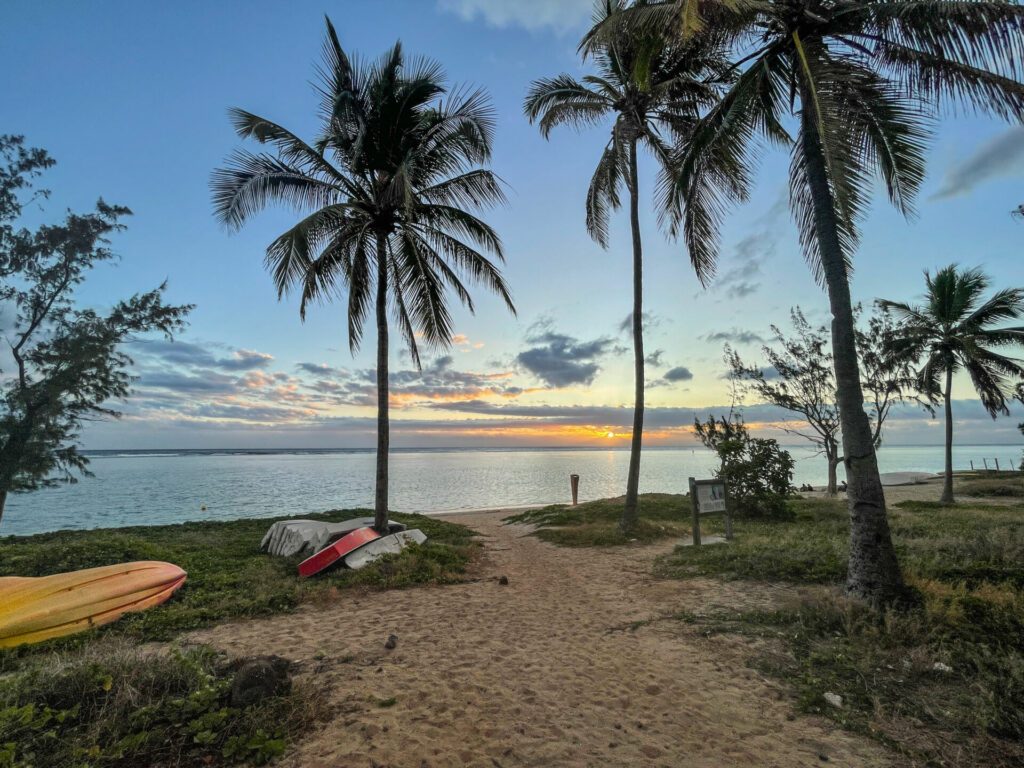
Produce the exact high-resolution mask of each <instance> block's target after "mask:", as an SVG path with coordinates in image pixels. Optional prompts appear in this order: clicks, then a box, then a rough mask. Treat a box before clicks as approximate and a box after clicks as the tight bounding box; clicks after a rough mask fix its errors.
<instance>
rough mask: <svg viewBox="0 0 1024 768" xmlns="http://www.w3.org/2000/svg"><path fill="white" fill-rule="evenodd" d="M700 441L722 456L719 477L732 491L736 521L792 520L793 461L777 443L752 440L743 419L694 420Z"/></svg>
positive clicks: (730, 495)
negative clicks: (740, 518)
mask: <svg viewBox="0 0 1024 768" xmlns="http://www.w3.org/2000/svg"><path fill="white" fill-rule="evenodd" d="M694 429H695V431H696V433H697V437H698V438H700V441H701V442H702V443H704V446H705V447H706V448H710V449H711V450H713V451H714V452H715V453H717V454H718V458H719V460H720V461H721V466H720V467H719V469H718V470H717V471H716V472H715V476H716V477H718V478H720V479H721V480H724V481H725V482H726V484H727V485H728V487H729V499H730V501H731V503H732V512H733V514H734V516H736V517H761V518H773V519H785V518H788V517H789V508H788V507H787V506H786V497H787V496H788V495H789V491H790V488H791V487H792V485H793V465H794V461H793V457H792V456H791V455H790V454H789V451H784V450H783V449H782V448H780V447H779V444H778V442H777V441H776V440H766V439H762V438H756V437H751V436H750V433H749V432H748V431H747V426H746V424H744V423H743V417H742V416H740V415H739V414H733V413H730V414H729V417H728V418H725V419H716V418H715V417H714V416H712V417H711V418H709V419H708V420H707V421H706V422H701V421H700V420H699V419H697V420H694Z"/></svg>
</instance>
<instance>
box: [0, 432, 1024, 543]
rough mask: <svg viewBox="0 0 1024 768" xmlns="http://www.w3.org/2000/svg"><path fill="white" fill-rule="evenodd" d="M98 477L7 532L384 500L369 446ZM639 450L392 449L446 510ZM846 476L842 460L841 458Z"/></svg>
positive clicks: (665, 454)
mask: <svg viewBox="0 0 1024 768" xmlns="http://www.w3.org/2000/svg"><path fill="white" fill-rule="evenodd" d="M788 449H789V450H790V451H791V452H792V454H793V456H794V458H795V459H796V460H797V461H796V470H795V475H794V483H795V484H796V485H800V484H801V483H811V484H813V485H821V484H823V483H824V481H825V477H826V467H825V462H824V460H823V459H822V458H821V457H820V456H817V455H815V454H814V452H813V451H812V450H810V449H808V448H807V447H806V446H788ZM1021 453H1022V447H1021V446H1017V445H963V446H956V447H955V448H954V467H955V468H957V469H966V468H969V462H970V461H974V462H975V464H976V465H977V466H978V467H979V468H980V467H981V460H982V458H983V457H984V458H987V459H988V461H989V465H990V466H992V465H993V460H994V459H996V458H998V459H999V463H1000V466H1001V467H1002V468H1004V469H1006V468H1009V466H1010V463H1011V462H1012V464H1013V466H1015V467H1016V466H1019V464H1020V460H1021ZM878 457H879V464H880V467H881V470H882V471H883V472H900V471H912V472H939V471H941V469H942V462H943V459H942V447H941V446H883V447H882V448H881V449H880V450H879V453H878ZM90 458H91V460H92V465H91V468H92V471H93V472H94V473H95V476H94V477H87V478H83V479H82V480H81V481H80V482H78V483H76V484H73V485H63V486H59V487H57V488H49V489H44V490H42V491H38V492H36V493H31V494H20V495H12V496H11V497H10V499H9V500H8V503H7V509H6V511H5V513H4V517H3V520H2V521H0V535H24V534H32V533H41V532H45V531H52V530H59V529H88V528H108V527H120V526H127V525H162V524H167V523H180V522H185V521H189V520H232V519H237V518H242V517H270V516H274V515H301V514H307V513H311V512H322V511H325V510H329V509H339V508H353V507H368V506H371V505H372V503H373V477H374V455H373V452H372V451H369V450H292V451H282V450H252V451H244V450H224V451H173V450H165V451H152V450H151V451H96V452H91V453H90ZM628 463H629V452H628V451H626V450H592V449H511V450H508V449H502V450H488V449H404V450H397V451H394V452H393V453H392V457H391V507H392V509H394V510H395V511H399V512H423V513H427V514H436V513H442V512H459V511H469V510H474V509H490V508H497V507H519V506H529V505H537V504H547V503H553V502H565V501H568V500H569V474H570V473H572V472H576V473H578V474H579V475H580V476H581V482H580V499H581V500H582V501H586V500H590V499H598V498H606V497H609V496H618V495H621V494H622V493H623V491H624V489H625V482H626V469H627V465H628ZM716 465H717V460H716V458H715V456H714V455H713V454H712V453H711V452H710V451H707V450H705V449H704V448H701V447H695V448H648V449H645V451H644V459H643V464H642V474H641V482H640V490H641V492H644V493H647V492H665V493H684V492H685V491H686V489H687V486H688V478H689V477H691V476H694V477H710V476H711V473H712V471H713V470H714V468H715V466H716ZM840 479H842V470H840Z"/></svg>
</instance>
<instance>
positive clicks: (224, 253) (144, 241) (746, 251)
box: [0, 0, 1024, 449]
mask: <svg viewBox="0 0 1024 768" xmlns="http://www.w3.org/2000/svg"><path fill="white" fill-rule="evenodd" d="M590 12H591V2H590V0H517V1H516V2H506V0H365V1H364V0H350V1H342V0H333V1H332V2H324V0H320V2H304V1H301V0H297V1H293V2H289V3H280V2H268V1H263V0H248V1H247V2H227V1H222V2H217V3H208V2H199V1H198V0H178V2H175V3H139V2H119V1H115V0H98V1H97V2H94V3H80V2H73V1H71V0H66V1H65V0H48V2H45V3H40V2H35V1H29V0H5V2H4V3H2V4H0V71H3V72H4V78H3V84H2V85H0V132H3V133H14V134H23V135H25V136H26V138H27V141H28V143H29V144H31V145H34V146H41V147H44V148H46V149H47V150H48V151H49V152H50V153H51V155H53V157H54V158H56V160H57V161H58V165H57V166H56V167H55V168H54V169H53V170H52V171H50V172H49V173H48V174H47V175H46V177H45V179H44V185H45V186H46V187H48V188H50V189H51V190H52V192H53V194H52V196H51V198H50V200H49V201H48V202H47V203H46V207H45V209H42V210H37V209H33V210H32V211H29V212H28V213H27V218H29V219H32V220H38V221H45V220H52V219H56V218H58V217H59V216H61V215H62V213H63V211H64V210H65V209H67V208H71V209H74V210H79V211H81V210H86V209H88V208H90V207H91V206H92V205H93V204H94V203H95V201H96V199H97V198H98V197H100V196H102V197H103V198H104V199H105V200H107V201H108V202H112V203H118V204H123V205H127V206H128V207H130V208H131V209H132V210H133V212H134V215H133V216H132V217H131V218H130V219H129V221H128V225H129V228H128V230H127V231H126V232H124V233H122V234H120V235H118V236H117V238H116V240H115V242H114V247H115V250H116V251H117V253H118V254H119V256H120V258H119V260H118V261H117V263H116V264H111V265H104V266H103V267H101V268H99V269H97V270H96V271H95V274H94V275H92V276H91V277H90V279H89V281H88V283H87V284H86V285H84V286H83V287H82V289H81V291H80V294H79V300H80V302H81V303H82V304H83V305H88V306H95V307H104V306H109V305H110V304H112V303H113V302H114V301H116V300H117V299H119V298H122V297H124V296H127V295H130V294H132V293H135V292H137V291H141V290H146V289H149V288H152V287H154V286H155V285H158V284H160V283H161V282H163V281H165V280H166V281H167V284H168V289H167V297H168V300H170V301H173V302H179V303H191V304H195V305H196V308H195V310H194V311H193V313H192V315H191V320H190V326H189V328H188V329H187V331H185V332H184V333H182V334H180V336H178V337H177V338H176V340H175V341H174V342H173V343H169V342H166V341H164V340H161V339H148V340H139V341H137V342H134V343H132V344H131V345H130V346H129V350H128V351H129V352H130V353H131V354H132V356H133V357H134V359H135V372H136V373H137V375H138V377H139V378H138V381H137V382H136V387H135V390H136V391H135V394H134V395H133V396H132V398H131V399H130V400H129V401H128V402H127V403H125V404H124V405H123V411H124V416H123V418H122V419H120V420H118V421H116V422H109V423H98V424H92V425H90V426H89V427H88V428H87V430H86V431H85V433H84V444H85V446H86V447H87V448H97V449H100V448H124V449H127V448H156V447H163V448H213V447H225V448H226V447H371V446H373V445H374V444H375V438H374V435H375V432H374V429H375V418H374V417H375V375H374V370H373V369H374V365H375V350H374V347H373V345H372V344H369V343H368V344H365V345H364V347H363V348H362V349H361V350H360V351H358V352H357V353H356V354H355V355H353V354H351V353H350V351H349V349H348V344H347V337H346V325H345V314H344V305H343V304H340V303H335V304H333V305H323V306H318V307H314V308H313V309H311V311H310V312H309V314H308V316H307V318H306V321H305V322H302V321H301V320H300V318H299V312H298V305H297V301H295V300H294V299H293V298H289V297H286V298H285V299H284V300H281V301H279V300H278V298H277V296H276V293H275V291H274V289H273V286H272V284H271V280H270V277H269V276H268V274H267V273H266V271H265V270H264V267H263V253H264V249H265V247H266V245H267V244H268V243H269V242H270V241H271V240H272V239H273V238H274V237H276V236H277V235H278V234H280V233H281V232H282V231H284V230H285V229H287V228H288V227H289V226H290V225H291V224H292V223H294V220H295V214H294V213H293V212H290V211H287V210H280V209H275V210H270V211H268V212H267V213H265V214H263V215H260V216H259V217H257V218H255V219H253V220H252V221H251V222H250V223H249V224H247V225H246V226H245V227H244V228H243V229H242V230H241V231H239V232H228V231H227V230H225V229H224V228H223V227H222V226H221V225H220V224H218V222H217V221H215V219H214V217H213V215H212V206H211V202H210V192H209V179H210V173H211V171H212V170H213V169H214V168H216V167H218V166H219V165H221V164H222V163H223V162H224V160H225V158H226V157H227V156H228V155H229V154H230V153H231V152H232V151H233V150H235V149H237V148H239V147H241V146H243V144H242V143H241V142H240V141H239V139H238V138H237V137H236V136H235V135H234V134H233V132H232V130H231V127H230V125H229V123H228V119H227V110H228V108H229V107H242V108H244V109H246V110H249V111H251V112H255V113H257V114H260V115H263V116H265V117H268V118H270V119H272V120H274V121H276V122H279V123H281V124H283V125H285V126H287V127H289V128H290V129H291V130H292V131H293V132H295V133H297V134H299V135H300V136H303V137H307V138H311V137H312V136H313V135H314V134H315V133H316V129H317V125H316V108H317V96H316V94H315V93H314V91H313V87H312V82H313V80H314V78H315V66H316V63H317V61H318V59H319V55H320V46H321V42H322V40H323V35H324V15H325V14H327V15H329V16H330V17H331V18H332V20H333V21H334V24H335V26H336V27H337V30H338V33H339V36H340V38H341V42H342V45H343V46H344V47H345V48H346V49H347V50H348V51H350V52H357V53H358V54H359V55H361V56H363V57H369V58H373V57H376V56H378V55H379V54H381V53H382V52H383V51H385V50H386V49H387V48H388V47H390V46H391V45H392V44H393V43H394V42H395V40H398V39H400V40H401V41H402V43H403V46H404V47H405V49H406V50H407V51H409V52H411V53H418V54H424V55H428V56H430V57H433V58H435V59H437V60H439V61H440V62H441V63H442V64H443V65H444V68H445V70H446V73H447V75H448V77H449V78H450V80H451V81H452V82H455V83H467V84H471V85H475V86H481V87H483V88H485V89H486V90H487V91H488V92H489V93H490V95H491V98H492V101H493V105H494V108H495V110H496V114H497V120H498V127H497V136H496V144H495V151H494V157H493V163H492V167H493V169H494V170H495V171H496V172H497V173H498V174H499V175H500V176H501V177H502V179H503V180H504V181H505V183H506V184H507V190H508V198H509V200H508V203H507V205H505V206H503V207H502V208H500V209H497V210H494V211H490V212H488V213H486V214H485V217H486V219H487V221H489V222H490V223H491V224H492V225H493V226H494V227H495V228H496V229H497V230H498V232H499V234H500V235H501V237H502V240H503V242H504V246H505V252H506V256H507V264H506V265H505V267H504V274H505V276H506V278H507V280H508V282H509V283H510V284H511V286H512V290H513V295H514V299H515V304H516V307H517V310H518V314H517V316H515V317H513V316H511V315H510V314H509V313H508V311H507V310H506V309H505V307H504V305H503V304H502V303H501V302H500V301H499V300H497V299H496V298H495V297H493V296H490V295H487V294H485V293H483V292H482V291H478V293H477V294H476V296H475V298H476V304H477V311H476V313H475V315H472V314H470V313H468V312H467V311H465V310H462V309H459V310H457V311H456V312H455V318H456V335H455V337H454V339H453V344H452V347H451V349H449V350H438V351H436V352H434V353H432V354H430V355H427V356H426V358H425V360H424V367H423V370H422V371H416V370H415V368H414V366H413V365H412V364H411V361H410V358H409V356H408V354H407V353H405V352H404V351H403V350H402V349H401V348H400V347H398V346H396V347H395V348H393V349H392V351H391V356H390V361H391V362H390V365H391V369H392V377H391V386H392V419H393V421H392V444H393V445H395V446H399V447H416V446H438V447H440V446H446V447H455V446H563V445H564V446H600V447H625V446H628V441H629V428H630V423H631V415H632V411H631V404H632V397H633V380H632V376H633V373H632V354H631V350H630V343H631V338H630V336H629V334H628V332H627V331H626V330H625V324H626V321H627V318H628V317H629V314H630V310H631V290H630V281H631V253H630V239H629V224H628V215H627V214H626V212H625V211H620V212H619V214H618V215H616V216H615V217H614V218H613V221H612V237H611V242H610V244H609V247H608V249H607V250H604V249H602V248H600V247H599V246H598V245H597V244H596V243H594V242H593V241H592V240H590V238H589V237H588V236H587V233H586V230H585V226H584V205H583V203H584V195H585V192H586V188H587V184H588V182H589V179H590V175H591V173H592V172H593V168H594V165H595V163H596V161H597V158H598V156H599V153H600V151H601V149H602V147H603V145H604V143H605V141H606V140H607V135H608V130H609V126H610V124H609V125H605V126H602V127H600V128H592V129H589V130H587V131H585V132H583V133H580V134H577V133H574V132H573V131H571V130H570V129H563V130H556V131H554V132H553V133H552V135H551V137H550V139H549V140H547V141H545V140H544V139H543V138H542V137H541V136H540V134H539V132H538V130H537V128H536V127H535V126H531V125H530V124H529V123H528V122H527V120H526V119H525V118H524V117H523V114H522V100H523V97H524V95H525V93H526V91H527V88H528V87H529V84H530V82H531V81H532V80H533V79H535V78H538V77H545V76H552V75H555V74H558V73H560V72H569V73H572V74H580V73H581V72H584V71H586V65H585V64H582V63H581V62H580V60H579V58H578V56H577V53H576V45H577V42H578V40H579V38H580V35H581V33H582V32H583V31H584V30H585V29H586V26H587V22H588V20H589V18H590ZM248 148H249V149H258V147H257V146H253V145H250V146H249V147H248ZM787 166H788V157H787V155H786V153H785V151H781V150H778V149H766V150H764V151H763V152H762V153H761V155H760V157H759V170H758V173H757V177H756V184H755V187H754V190H753V194H752V195H751V199H750V201H749V203H747V204H746V205H744V206H743V207H741V208H739V209H737V210H735V211H733V212H732V213H731V214H730V215H729V217H728V219H727V221H726V224H725V227H724V230H723V240H722V244H723V247H722V259H721V263H720V266H719V271H718V276H717V278H716V279H715V280H714V281H713V282H712V284H711V285H710V286H708V287H706V288H705V287H702V286H701V285H700V284H699V282H698V281H697V279H696V278H695V277H694V275H693V273H692V271H691V270H690V267H689V265H688V260H687V256H686V253H685V250H684V249H683V247H682V246H681V245H680V244H679V243H677V242H672V241H671V240H669V239H668V238H667V237H666V236H665V234H664V233H663V232H662V231H660V230H659V227H658V221H657V216H656V214H655V213H654V210H655V209H654V206H653V180H654V173H655V169H654V167H653V164H652V163H651V162H650V161H649V159H645V161H644V162H642V163H641V167H640V174H641V186H642V188H643V194H644V195H645V197H644V202H643V204H642V206H641V224H642V230H643V236H644V241H645V312H646V314H647V315H648V316H647V318H646V320H647V322H646V327H647V331H646V334H645V342H646V348H647V350H648V352H649V355H648V357H649V359H648V365H647V372H648V385H647V392H646V397H647V405H648V410H647V420H646V424H647V429H646V430H645V444H647V445H665V446H670V445H691V444H693V442H694V438H693V435H692V424H693V419H694V418H695V417H700V418H704V417H706V416H707V414H708V413H711V412H715V413H721V412H722V411H723V410H724V409H726V408H728V405H729V402H730V388H729V383H728V382H727V381H726V380H725V379H724V377H723V374H724V370H725V366H724V364H723V362H722V346H723V344H725V343H730V344H732V345H733V346H734V347H735V348H737V349H738V350H739V351H740V352H741V353H742V354H743V356H744V357H745V358H746V359H749V360H750V361H752V362H753V361H756V360H758V359H759V352H760V346H761V344H762V343H763V342H764V340H766V339H767V338H769V336H770V330H769V327H770V326H771V325H772V324H773V323H776V324H779V325H781V326H783V327H784V328H785V326H786V323H787V321H788V315H789V311H790V308H791V307H793V306H797V305H799V306H800V307H801V308H802V309H803V310H804V312H805V313H806V314H807V316H808V317H809V318H810V319H812V321H814V322H817V323H821V322H825V321H826V319H827V297H826V296H825V294H824V292H823V291H822V290H821V288H820V287H819V286H817V285H816V284H815V282H814V280H813V279H812V277H811V274H810V272H809V270H808V269H807V266H806V264H805V263H804V261H803V259H802V257H801V254H800V249H799V245H798V242H797V236H796V230H795V227H794V225H793V223H792V220H791V217H790V215H789V211H788V198H787V184H786V178H787ZM1022 179H1024V128H1020V127H1008V126H1006V125H1004V124H1000V123H998V122H995V121H992V120H988V119H981V118H974V117H954V116H951V117H950V118H949V119H947V120H944V121H943V122H942V123H941V125H939V126H937V127H936V130H935V135H934V138H933V142H932V149H931V151H930V155H929V174H928V179H927V181H926V183H925V186H924V188H923V192H922V195H921V198H920V200H919V205H918V212H917V216H916V217H914V218H913V219H912V220H910V221H907V220H906V219H904V218H902V217H901V216H899V215H898V214H897V213H896V212H895V211H894V210H892V209H891V208H890V207H888V206H887V203H885V201H884V197H879V196H878V195H876V197H875V205H874V206H873V207H872V209H871V211H870V213H869V216H868V218H867V221H866V222H865V224H864V226H863V242H862V245H861V248H860V250H859V252H858V253H857V255H856V259H855V272H854V275H853V281H852V290H853V295H854V299H855V300H856V301H860V302H864V303H865V304H868V305H869V304H870V303H871V302H872V301H873V300H874V299H875V298H879V297H883V298H888V299H894V300H901V301H905V300H912V299H915V298H917V297H918V296H919V295H920V294H921V292H922V290H923V287H924V281H923V272H924V270H934V269H936V268H938V267H941V266H945V265H947V264H949V263H952V262H957V263H959V264H962V265H965V266H982V267H983V268H984V269H985V270H986V271H987V272H988V273H989V274H990V275H991V277H992V279H993V282H994V284H995V285H996V286H999V287H1004V286H1009V285H1021V284H1022V283H1024V261H1022V259H1021V247H1022V245H1024V223H1021V222H1019V221H1015V220H1014V219H1012V218H1011V217H1010V215H1009V211H1010V210H1011V209H1012V208H1014V207H1015V206H1017V205H1019V204H1020V203H1021V202H1024V185H1022ZM368 338H370V339H372V334H370V335H369V336H368ZM954 398H955V416H956V419H957V422H958V423H957V427H956V429H957V439H958V441H959V442H963V443H1019V442H1021V435H1020V433H1019V432H1018V431H1017V429H1016V424H1017V422H1019V421H1021V420H1022V419H1024V412H1022V411H1021V408H1020V407H1019V406H1017V408H1016V410H1015V412H1014V414H1013V415H1012V416H1011V417H1010V418H1001V419H999V420H997V421H995V422H993V421H992V419H990V418H989V417H988V416H987V415H986V414H985V413H984V411H983V410H982V409H981V407H980V404H979V403H978V401H977V400H976V398H975V397H974V396H973V392H972V390H971V387H970V383H969V381H968V380H967V379H966V378H958V379H957V381H956V383H955V386H954ZM746 417H747V421H748V423H750V424H752V425H754V427H755V431H756V432H757V433H758V434H764V435H769V436H782V437H783V438H785V434H784V433H783V432H782V431H781V429H780V427H781V426H783V424H782V422H783V420H784V419H785V418H786V417H785V415H784V414H782V413H781V412H779V411H778V410H777V409H773V408H770V407H767V406H764V405H759V404H757V403H756V402H753V401H751V400H748V401H747V407H746ZM790 426H792V425H790ZM886 440H887V442H889V443H892V444H940V443H941V442H942V426H941V422H940V421H938V420H936V419H934V418H931V417H930V416H928V415H927V414H924V413H923V412H921V410H920V409H919V408H916V407H912V406H906V407H904V408H901V409H899V410H898V412H897V413H896V414H895V416H894V418H893V419H892V420H891V422H890V426H889V427H888V429H887V432H886Z"/></svg>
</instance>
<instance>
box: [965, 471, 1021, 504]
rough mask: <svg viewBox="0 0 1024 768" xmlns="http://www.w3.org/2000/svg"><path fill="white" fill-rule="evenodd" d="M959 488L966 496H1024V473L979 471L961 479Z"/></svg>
mask: <svg viewBox="0 0 1024 768" xmlns="http://www.w3.org/2000/svg"><path fill="white" fill-rule="evenodd" d="M957 490H958V491H959V492H960V493H962V494H964V495H966V496H983V497H985V496H987V497H1009V498H1024V473H1022V472H977V473H974V474H972V475H969V476H967V477H964V478H963V479H959V487H958V488H957Z"/></svg>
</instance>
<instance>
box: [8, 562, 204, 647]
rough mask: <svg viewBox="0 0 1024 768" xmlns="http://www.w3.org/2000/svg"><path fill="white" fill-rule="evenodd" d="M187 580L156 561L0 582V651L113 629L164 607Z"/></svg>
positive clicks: (169, 567)
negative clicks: (131, 616)
mask: <svg viewBox="0 0 1024 768" xmlns="http://www.w3.org/2000/svg"><path fill="white" fill-rule="evenodd" d="M185 578H186V574H185V572H184V571H183V570H181V568H179V567H178V566H176V565H172V564H171V563H160V562H155V561H142V562H136V563H121V564H118V565H106V566H103V567H102V568H86V569H84V570H81V571H72V572H70V573H58V574H54V575H53V576H38V577H20V576H9V577H3V578H0V648H10V647H13V646H15V645H21V644H22V643H38V642H40V641H42V640H49V639H51V638H54V637H62V636H64V635H70V634H73V633H75V632H81V631H82V630H85V629H90V628H91V627H98V626H102V625H103V624H109V623H110V622H112V621H116V620H117V619H119V618H121V616H122V615H123V614H125V613H128V612H130V611H143V610H145V609H146V608H150V607H152V606H154V605H159V604H160V603H162V602H164V601H165V600H167V598H169V597H170V596H171V595H172V594H173V593H174V591H175V590H176V589H178V587H180V586H181V585H182V584H184V583H185Z"/></svg>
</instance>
